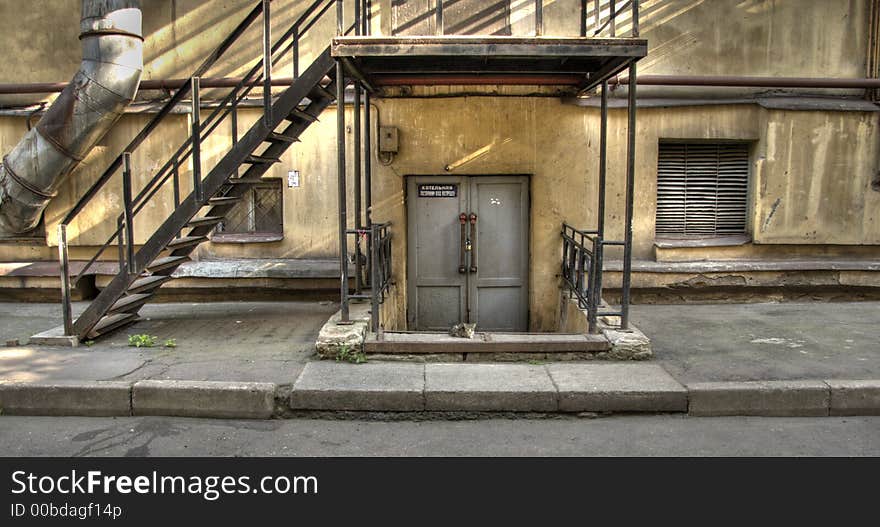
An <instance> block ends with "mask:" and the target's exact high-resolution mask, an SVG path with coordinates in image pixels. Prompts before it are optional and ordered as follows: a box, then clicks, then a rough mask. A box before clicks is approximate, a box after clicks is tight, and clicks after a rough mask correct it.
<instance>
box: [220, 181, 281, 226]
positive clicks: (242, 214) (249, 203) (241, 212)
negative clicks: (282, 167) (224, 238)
mask: <svg viewBox="0 0 880 527" xmlns="http://www.w3.org/2000/svg"><path fill="white" fill-rule="evenodd" d="M281 196H282V187H281V180H275V181H272V182H271V183H261V184H259V185H255V186H254V187H252V188H250V189H248V191H247V192H246V193H245V195H244V196H243V199H242V200H241V202H239V203H238V204H237V205H236V206H235V207H234V208H233V209H232V210H231V211H229V214H227V215H226V218H225V219H224V220H223V221H222V222H221V223H219V224H218V225H217V232H218V233H223V234H280V233H282V232H283V230H284V229H283V210H284V209H283V207H282V200H281Z"/></svg>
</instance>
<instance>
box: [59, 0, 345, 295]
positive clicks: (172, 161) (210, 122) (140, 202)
mask: <svg viewBox="0 0 880 527" xmlns="http://www.w3.org/2000/svg"><path fill="white" fill-rule="evenodd" d="M333 2H334V0H316V1H315V2H314V3H313V4H312V5H311V6H309V8H307V9H306V11H305V12H304V13H303V14H302V15H301V16H300V18H299V19H298V20H297V21H296V22H295V23H294V24H293V25H292V26H291V28H293V27H295V26H297V25H298V24H302V22H303V21H304V20H305V19H306V18H307V17H308V16H309V15H311V14H312V13H314V11H315V9H317V7H318V6H320V5H321V4H322V3H325V4H326V5H325V7H324V9H323V10H322V11H321V12H320V13H319V14H318V15H317V17H316V18H315V19H313V20H312V21H311V22H310V23H309V25H308V26H307V27H311V26H312V25H313V24H314V22H315V21H317V19H318V18H319V17H320V16H322V15H323V13H325V12H326V10H327V9H328V8H329V7H330V6H331V5H333ZM262 12H263V10H262V3H261V4H260V5H259V6H257V7H256V8H254V10H253V11H252V12H251V13H250V14H249V15H248V17H246V19H245V21H243V22H242V23H241V24H239V26H238V27H237V28H236V30H235V31H234V32H233V34H234V35H235V38H233V39H230V38H227V39H226V41H224V44H222V45H221V46H220V48H224V49H223V51H225V50H226V49H228V48H229V47H230V46H231V44H232V43H233V42H234V41H235V40H236V39H237V38H238V36H240V34H241V33H242V32H243V31H244V30H245V29H247V26H249V25H250V24H251V23H252V22H253V20H254V19H255V18H256V16H257V15H259V14H260V13H262ZM245 22H247V24H246V25H245ZM294 34H295V33H294V31H293V29H290V30H288V31H287V32H285V34H284V35H283V36H282V37H281V38H280V39H279V41H278V42H277V43H276V44H275V45H273V46H272V49H271V53H272V54H273V55H274V54H275V53H276V52H277V51H278V49H279V48H280V47H281V45H282V43H283V42H284V41H285V40H286V39H289V38H290V37H291V36H293V35H294ZM304 34H305V31H302V32H300V33H299V36H302V35H304ZM220 48H218V50H219V49H220ZM289 49H290V46H288V47H287V48H285V50H284V51H282V53H280V54H279V56H278V57H273V58H272V60H271V63H272V64H273V65H275V64H277V63H278V62H279V61H280V60H281V58H282V57H283V55H284V53H286V52H287V51H288V50H289ZM221 55H222V53H219V54H218V52H217V51H215V52H214V53H212V56H211V58H212V59H213V60H212V61H211V62H210V63H208V61H206V62H205V63H203V64H202V66H200V67H199V69H198V70H197V72H204V71H207V69H208V68H210V66H211V65H213V63H214V62H216V60H217V59H218V58H220V56H221ZM262 63H263V60H260V61H259V62H258V63H257V64H255V65H254V66H253V67H252V68H251V69H250V71H248V73H247V74H245V76H244V77H243V78H242V79H241V81H240V82H239V83H238V84H237V85H236V86H235V87H234V88H233V89H232V90H231V91H230V92H229V94H227V95H226V96H225V97H224V98H223V99H221V100H220V102H219V103H218V104H217V107H216V108H215V109H214V111H213V112H212V113H211V114H210V115H209V116H208V118H207V119H205V120H204V122H203V123H202V127H203V128H202V129H203V130H204V132H203V133H201V134H200V135H199V143H201V142H203V141H204V140H205V139H206V138H207V137H208V136H210V135H211V133H212V132H213V131H214V130H215V129H216V128H217V127H218V126H219V125H220V123H222V122H223V121H224V120H225V119H226V117H227V116H229V114H230V113H232V112H233V111H235V109H236V107H237V106H238V104H240V103H241V102H242V101H244V100H245V99H246V98H247V96H248V95H249V94H250V92H251V91H252V90H253V88H254V87H255V86H257V85H258V84H259V83H260V82H261V81H262V80H263V75H257V73H259V72H260V69H261V68H262ZM194 77H197V76H196V75H194ZM191 87H192V84H191V82H189V80H188V81H187V82H186V83H185V85H184V86H182V87H181V88H180V89H179V90H178V91H177V92H176V93H175V95H174V96H173V97H172V99H171V100H169V102H168V103H167V104H166V105H165V106H164V107H163V108H162V110H160V113H159V114H157V115H156V117H154V118H153V119H152V120H151V121H150V123H148V124H147V126H145V127H144V130H142V131H141V134H138V135H139V136H140V135H144V138H143V139H145V138H146V136H147V135H149V132H151V131H152V130H153V129H155V127H156V126H158V124H159V123H160V122H161V121H162V119H164V117H165V116H166V115H168V114H169V113H170V110H171V108H173V107H174V106H175V105H176V104H178V103H179V102H180V101H181V100H182V99H183V97H185V96H186V95H187V94H189V93H192V88H191ZM230 103H231V104H230ZM166 109H167V111H165V110H166ZM163 112H164V113H163ZM144 131H147V133H146V134H144ZM143 139H141V140H140V141H138V142H137V144H134V141H133V143H132V144H134V149H136V148H137V146H139V145H140V143H141V142H143ZM192 145H193V136H192V135H190V136H188V137H187V138H186V140H185V141H184V142H183V144H182V145H181V146H180V147H179V148H178V149H177V151H176V152H175V153H174V154H173V155H172V156H171V157H170V158H169V160H168V161H166V163H165V164H164V165H163V166H162V167H161V168H160V169H159V170H158V171H157V172H156V175H155V176H153V178H152V179H151V180H150V181H148V182H147V184H146V185H144V187H143V189H141V191H140V192H138V194H137V195H136V196H134V197H133V198H132V207H133V210H132V215H137V213H138V212H140V211H141V210H142V209H143V208H144V206H145V205H146V203H147V202H148V201H149V200H150V199H151V198H152V197H153V196H154V195H155V194H156V193H157V192H158V191H159V190H160V189H161V188H162V186H163V185H164V184H165V183H166V182H167V181H168V179H169V178H171V177H172V176H174V175H175V170H174V169H176V168H177V167H179V166H180V164H181V163H182V162H185V161H186V160H188V159H189V157H190V156H191V155H192V152H193V149H192ZM131 146H132V145H131V144H130V145H129V147H128V148H127V149H126V150H125V152H128V153H131V150H133V149H129V148H131ZM123 155H124V154H120V156H119V163H118V164H119V165H121V164H122V163H121V160H122V157H123ZM116 165H117V163H116V162H115V161H114V164H111V166H110V167H108V169H107V170H106V171H105V173H104V174H103V175H102V176H101V178H100V179H99V180H98V181H97V182H96V183H95V185H93V188H90V189H89V191H87V192H86V194H85V195H84V196H83V198H81V199H80V201H79V202H78V203H77V205H76V206H75V207H74V209H72V210H71V212H70V213H68V215H67V216H66V217H65V218H64V220H63V221H62V223H63V224H64V225H68V224H69V223H70V221H72V220H73V218H74V217H75V216H76V215H77V214H78V213H79V212H80V211H81V210H82V209H83V208H84V206H85V205H86V204H87V202H88V201H90V200H91V199H92V198H93V197H94V195H95V194H96V193H97V191H98V190H100V188H101V187H103V185H104V184H105V183H106V181H107V180H109V178H110V177H111V176H112V175H113V173H114V172H115V169H114V167H115V168H117V169H118V166H116ZM122 216H124V213H123V214H120V218H121V217H122ZM117 224H118V225H120V224H119V223H118V222H117ZM121 229H122V227H120V226H117V229H116V230H115V231H113V232H112V233H111V235H110V237H109V238H108V239H107V240H106V241H105V242H104V243H103V244H102V245H101V246H100V247H99V249H98V251H97V253H96V254H95V255H94V256H93V257H92V258H91V259H90V260H89V261H88V262H86V265H85V266H83V268H82V269H81V270H80V272H79V274H77V276H76V277H75V278H74V279H73V281H72V283H73V285H76V284H77V283H78V282H79V281H80V280H81V279H82V278H83V277H84V276H86V274H87V272H88V271H89V269H90V268H91V266H92V265H94V263H95V262H96V261H97V260H98V259H99V258H100V257H101V255H102V254H103V253H104V252H105V251H106V250H107V249H108V248H109V247H110V245H112V243H113V240H115V239H118V238H119V236H120V235H121V233H122V231H121Z"/></svg>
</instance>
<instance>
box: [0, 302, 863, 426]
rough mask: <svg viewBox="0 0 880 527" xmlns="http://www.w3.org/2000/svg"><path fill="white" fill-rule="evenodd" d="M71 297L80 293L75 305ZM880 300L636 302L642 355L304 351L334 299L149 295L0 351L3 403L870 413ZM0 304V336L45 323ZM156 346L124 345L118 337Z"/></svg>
mask: <svg viewBox="0 0 880 527" xmlns="http://www.w3.org/2000/svg"><path fill="white" fill-rule="evenodd" d="M77 307H78V308H82V306H81V305H80V306H77ZM878 308H880V304H878V303H870V302H864V303H837V304H826V303H822V304H819V303H816V304H748V305H718V306H706V305H676V306H649V305H643V306H634V308H633V319H634V321H635V323H636V325H637V326H639V327H640V328H641V329H643V330H644V331H645V333H647V334H648V335H649V336H650V337H651V338H652V339H653V345H654V350H655V357H656V359H655V360H653V361H650V362H647V363H644V362H642V363H638V362H624V363H614V362H605V361H588V362H580V363H577V362H566V363H537V362H533V363H517V364H485V363H484V364H477V363H456V364H435V363H431V364H415V363H382V362H369V363H367V364H348V363H340V362H335V361H313V360H312V359H313V353H314V339H315V337H316V335H317V332H318V330H319V329H320V327H321V325H322V324H323V322H324V321H325V320H326V319H327V318H328V317H329V316H330V315H331V314H332V313H333V312H334V311H335V306H334V305H332V304H328V303H320V302H278V303H266V302H229V303H212V304H154V305H148V306H147V307H146V308H145V309H144V311H143V313H142V315H143V317H144V319H143V320H142V321H140V322H138V323H137V324H135V325H133V326H130V327H129V328H127V329H124V330H122V331H120V332H118V333H117V334H116V335H114V336H112V337H111V338H109V339H106V340H104V341H99V342H98V343H95V344H94V345H93V346H90V347H80V348H74V349H70V348H48V347H37V346H28V345H23V346H22V345H18V346H10V347H7V348H0V410H2V412H3V413H6V414H16V413H18V414H43V415H179V416H193V417H242V418H269V417H272V416H275V417H281V416H285V415H290V414H291V412H294V413H296V412H319V413H321V412H327V411H329V412H353V413H355V415H357V414H358V413H361V412H372V413H376V412H379V413H387V412H392V413H396V412H410V413H413V414H415V413H428V414H436V415H441V414H442V415H447V416H454V415H461V414H470V413H483V412H505V413H540V414H545V413H556V412H566V413H579V412H590V413H594V412H689V413H691V414H692V415H787V416H791V415H803V416H818V415H829V414H830V415H878V414H880V344H878V343H880V309H878ZM57 315H58V313H57V306H55V305H50V304H0V337H2V339H3V341H8V340H11V339H14V338H21V337H24V336H25V335H29V334H33V333H35V332H37V331H39V330H41V329H46V328H47V327H51V326H52V325H57V324H58V323H59V320H58V319H59V317H58V316H57ZM137 333H147V334H150V335H155V336H156V337H158V338H157V342H158V343H159V345H160V346H161V343H163V342H164V341H165V340H166V339H176V344H177V346H176V347H174V348H164V347H154V348H139V349H136V348H131V347H128V343H127V340H128V335H130V334H137Z"/></svg>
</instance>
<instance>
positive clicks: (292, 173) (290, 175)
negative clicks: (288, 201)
mask: <svg viewBox="0 0 880 527" xmlns="http://www.w3.org/2000/svg"><path fill="white" fill-rule="evenodd" d="M287 186H288V187H290V188H297V187H299V170H289V171H288V172H287Z"/></svg>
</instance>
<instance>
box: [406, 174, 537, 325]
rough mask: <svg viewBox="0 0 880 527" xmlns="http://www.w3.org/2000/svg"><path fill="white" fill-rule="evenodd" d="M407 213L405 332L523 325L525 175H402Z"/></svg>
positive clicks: (526, 218) (525, 306)
mask: <svg viewBox="0 0 880 527" xmlns="http://www.w3.org/2000/svg"><path fill="white" fill-rule="evenodd" d="M407 218H408V220H407V221H408V225H407V233H408V241H407V253H408V254H407V264H408V265H407V273H408V276H407V284H408V285H407V295H408V305H409V308H408V314H407V324H408V327H409V329H410V330H416V331H446V330H448V329H449V328H451V327H452V326H454V325H455V324H458V323H459V322H469V323H475V324H476V325H477V331H527V330H528V327H529V303H528V264H529V178H528V176H445V177H440V176H413V177H409V178H407Z"/></svg>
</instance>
